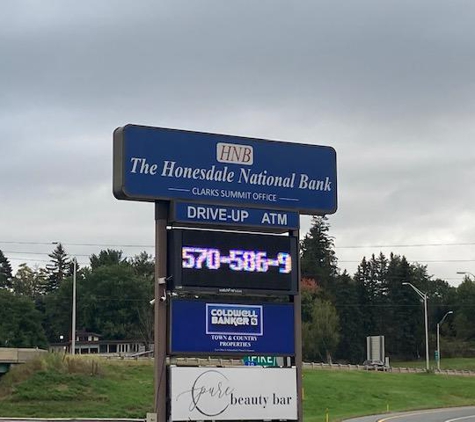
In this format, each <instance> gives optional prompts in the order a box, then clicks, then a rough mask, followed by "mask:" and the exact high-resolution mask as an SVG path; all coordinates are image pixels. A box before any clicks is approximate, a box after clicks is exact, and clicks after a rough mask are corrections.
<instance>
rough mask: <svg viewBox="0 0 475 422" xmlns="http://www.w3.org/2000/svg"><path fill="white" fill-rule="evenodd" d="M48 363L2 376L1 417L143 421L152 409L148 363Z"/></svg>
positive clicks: (150, 374) (150, 367) (151, 389)
mask: <svg viewBox="0 0 475 422" xmlns="http://www.w3.org/2000/svg"><path fill="white" fill-rule="evenodd" d="M48 359H49V360H52V361H56V362H47V363H46V364H40V365H38V363H34V365H36V370H34V371H30V370H26V369H27V366H28V365H21V366H19V367H17V368H16V369H17V371H11V372H10V373H9V374H7V375H5V377H4V379H2V380H1V381H0V416H12V417H14V416H22V417H98V418H100V417H121V418H127V417H129V418H144V417H145V415H146V413H147V412H151V411H152V410H153V364H152V363H150V362H145V363H139V362H125V361H121V362H111V361H97V360H95V361H91V360H84V359H80V358H76V359H74V360H72V361H71V360H68V361H69V362H66V363H65V364H64V365H61V363H58V362H57V358H54V357H53V358H51V357H49V358H48ZM71 362H79V364H77V363H73V364H71ZM24 372H27V375H26V376H25V374H24Z"/></svg>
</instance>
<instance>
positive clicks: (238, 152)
mask: <svg viewBox="0 0 475 422" xmlns="http://www.w3.org/2000/svg"><path fill="white" fill-rule="evenodd" d="M114 195H115V196H116V198H118V199H129V200H143V201H156V200H170V199H174V200H178V199H180V200H193V201H199V202H204V203H212V204H223V205H226V204H231V205H241V206H245V205H249V206H252V207H260V208H273V209H281V210H286V209H287V210H296V211H299V212H301V213H307V214H331V213H334V212H335V211H336V209H337V177H336V152H335V150H334V149H333V148H331V147H324V146H317V145H305V144H297V143H290V142H276V141H266V140H262V139H253V138H242V137H236V136H227V135H217V134H209V133H201V132H187V131H181V130H173V129H164V128H153V127H144V126H135V125H127V126H124V127H122V128H118V129H116V131H115V132H114Z"/></svg>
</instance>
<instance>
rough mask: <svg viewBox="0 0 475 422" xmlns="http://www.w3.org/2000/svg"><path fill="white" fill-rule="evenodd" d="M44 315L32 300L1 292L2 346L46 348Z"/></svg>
mask: <svg viewBox="0 0 475 422" xmlns="http://www.w3.org/2000/svg"><path fill="white" fill-rule="evenodd" d="M41 319H42V315H41V313H40V312H39V311H37V310H36V309H35V306H34V304H33V302H32V301H31V300H30V299H27V298H24V297H19V296H15V295H14V294H13V293H11V292H8V291H6V290H0V346H1V347H40V348H46V347H47V341H46V337H45V334H44V331H43V327H42V326H41Z"/></svg>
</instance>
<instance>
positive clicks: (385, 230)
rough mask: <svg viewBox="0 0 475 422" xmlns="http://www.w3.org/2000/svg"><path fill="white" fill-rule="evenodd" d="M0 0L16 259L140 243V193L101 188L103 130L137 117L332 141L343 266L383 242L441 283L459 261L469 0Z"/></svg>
mask: <svg viewBox="0 0 475 422" xmlns="http://www.w3.org/2000/svg"><path fill="white" fill-rule="evenodd" d="M1 6H2V10H1V14H0V163H1V165H0V249H1V250H3V251H4V253H5V255H6V256H7V257H8V258H9V259H10V260H11V262H12V264H13V265H14V267H16V266H18V264H20V263H21V262H28V263H29V264H30V265H34V264H35V263H37V264H39V265H40V266H44V265H45V264H46V262H45V261H47V260H48V259H49V258H48V256H47V254H48V253H50V252H51V250H52V249H53V248H54V245H51V244H50V242H52V241H61V242H62V243H63V244H64V245H65V248H66V250H67V252H69V253H70V254H72V255H76V256H77V257H78V260H79V262H80V263H83V264H84V263H87V262H88V258H87V257H88V256H89V255H90V254H91V253H97V252H98V251H99V250H100V249H104V248H106V247H114V248H116V249H122V250H124V253H125V254H126V255H134V254H136V253H138V252H140V251H141V250H144V249H146V250H148V251H149V252H150V253H153V248H152V247H151V245H153V237H154V221H153V205H152V204H149V203H138V202H127V201H118V200H116V199H115V198H114V197H113V195H112V132H113V130H114V129H115V128H116V127H118V126H123V125H125V124H127V123H135V124H144V125H149V126H159V127H170V128H177V129H187V130H195V131H204V132H215V133H225V134H231V135H239V136H248V137H256V138H265V139H274V140H283V141H295V142H301V143H310V144H319V145H328V146H332V147H333V148H335V149H336V151H337V161H338V202H339V209H338V211H337V212H336V214H334V215H332V216H330V218H329V223H330V226H331V232H330V234H331V235H332V236H334V238H335V246H336V253H337V257H338V259H339V267H340V268H341V269H342V270H343V269H345V268H346V269H348V271H349V272H350V273H351V274H353V273H354V271H355V270H356V266H357V264H358V263H359V262H360V261H361V259H362V258H363V256H366V257H370V256H371V254H373V253H375V254H378V253H379V252H380V251H382V252H384V253H385V254H389V253H390V252H395V253H397V254H402V255H405V256H406V257H407V259H408V260H409V261H411V262H414V261H417V262H420V263H421V264H427V265H428V272H429V274H431V275H433V276H434V277H438V278H442V279H445V280H447V281H449V282H450V283H451V284H453V285H457V284H458V283H460V281H461V280H462V278H463V276H460V275H457V274H456V272H457V271H469V272H473V273H475V192H474V191H475V187H474V186H475V184H474V181H475V166H474V164H475V142H474V141H475V119H474V112H475V2H474V1H473V0H465V1H464V0H451V1H447V0H443V1H440V0H407V1H406V0H374V1H365V0H358V1H352V0H344V1H343V0H328V1H320V0H308V1H307V0H298V1H281V0H252V1H247V0H227V1H223V0H193V1H191V0H190V1H180V0H170V1H168V0H167V1H156V0H154V1H132V0H130V1H123V0H114V1H112V0H111V1H107V0H102V1H97V0H81V1H77V0H75V1H70V0H57V1H53V0H37V1H33V0H31V1H26V0H11V1H10V0H3V1H2V2H1ZM309 221H310V218H309V217H302V218H301V224H302V233H305V232H306V231H307V230H308V228H309ZM127 245H138V246H135V247H130V246H127ZM33 252H35V253H37V254H33Z"/></svg>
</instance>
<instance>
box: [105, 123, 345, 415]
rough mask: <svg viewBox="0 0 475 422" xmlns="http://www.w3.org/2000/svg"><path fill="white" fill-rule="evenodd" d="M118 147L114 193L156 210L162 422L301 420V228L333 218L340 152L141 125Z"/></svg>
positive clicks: (127, 131)
mask: <svg viewBox="0 0 475 422" xmlns="http://www.w3.org/2000/svg"><path fill="white" fill-rule="evenodd" d="M113 150H114V154H113V193H114V196H115V197H116V198H117V199H121V200H131V201H149V202H153V203H154V204H155V247H156V254H155V259H156V265H155V281H156V283H155V344H154V346H155V349H154V353H155V412H156V418H157V421H158V422H169V421H188V420H199V421H205V420H214V421H220V420H223V421H224V420H226V421H228V420H299V421H302V419H303V414H302V340H301V315H300V314H301V302H300V291H299V279H300V276H299V253H298V239H299V226H300V224H299V220H300V214H311V215H326V214H332V213H334V212H336V209H337V172H336V152H335V150H334V149H333V148H331V147H325V146H319V145H310V144H300V143H293V142H280V141H269V140H263V139H255V138H243V137H237V136H229V135H219V134H210V133H202V132H190V131H183V130H176V129H166V128H157V127H145V126H137V125H126V126H124V127H120V128H118V129H116V130H115V131H114V137H113ZM198 356H214V357H220V356H223V357H236V358H238V359H243V360H244V359H247V360H246V361H250V362H259V361H268V360H269V359H271V360H272V361H273V362H280V364H278V365H277V364H276V365H273V366H272V367H264V366H261V365H237V366H235V367H224V368H223V367H211V366H203V367H189V366H180V365H178V364H177V363H176V362H177V360H176V359H174V358H176V357H198ZM253 356H255V357H256V358H255V359H254V358H253ZM167 358H168V359H167ZM167 362H168V363H167Z"/></svg>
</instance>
